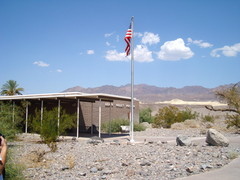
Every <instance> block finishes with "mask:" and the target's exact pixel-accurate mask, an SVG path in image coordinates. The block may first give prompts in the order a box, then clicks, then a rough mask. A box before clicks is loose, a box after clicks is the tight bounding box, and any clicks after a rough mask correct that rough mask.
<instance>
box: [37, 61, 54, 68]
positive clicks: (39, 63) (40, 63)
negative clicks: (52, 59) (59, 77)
mask: <svg viewBox="0 0 240 180" xmlns="http://www.w3.org/2000/svg"><path fill="white" fill-rule="evenodd" d="M33 64H35V65H37V66H39V67H48V66H50V64H47V63H45V62H43V61H35V62H34V63H33Z"/></svg>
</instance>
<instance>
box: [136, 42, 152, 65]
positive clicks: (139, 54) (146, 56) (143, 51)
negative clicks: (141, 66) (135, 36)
mask: <svg viewBox="0 0 240 180" xmlns="http://www.w3.org/2000/svg"><path fill="white" fill-rule="evenodd" d="M134 59H135V60H136V61H138V62H152V61H153V58H152V52H151V51H149V50H148V48H147V46H144V45H137V47H136V48H135V49H134Z"/></svg>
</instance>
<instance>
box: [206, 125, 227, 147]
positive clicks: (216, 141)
mask: <svg viewBox="0 0 240 180" xmlns="http://www.w3.org/2000/svg"><path fill="white" fill-rule="evenodd" d="M206 143H208V144H209V145H211V146H224V147H227V146H228V145H229V140H228V139H227V138H226V137H225V136H223V135H222V134H221V133H220V132H218V131H217V130H215V129H209V130H208V131H207V137H206Z"/></svg>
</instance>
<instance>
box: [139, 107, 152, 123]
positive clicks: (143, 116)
mask: <svg viewBox="0 0 240 180" xmlns="http://www.w3.org/2000/svg"><path fill="white" fill-rule="evenodd" d="M139 118H140V123H142V122H148V123H152V122H153V117H152V110H151V109H150V108H146V109H142V110H141V111H140V113H139Z"/></svg>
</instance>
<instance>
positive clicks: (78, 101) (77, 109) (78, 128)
mask: <svg viewBox="0 0 240 180" xmlns="http://www.w3.org/2000/svg"><path fill="white" fill-rule="evenodd" d="M79 108H80V107H79V99H77V138H79Z"/></svg>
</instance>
